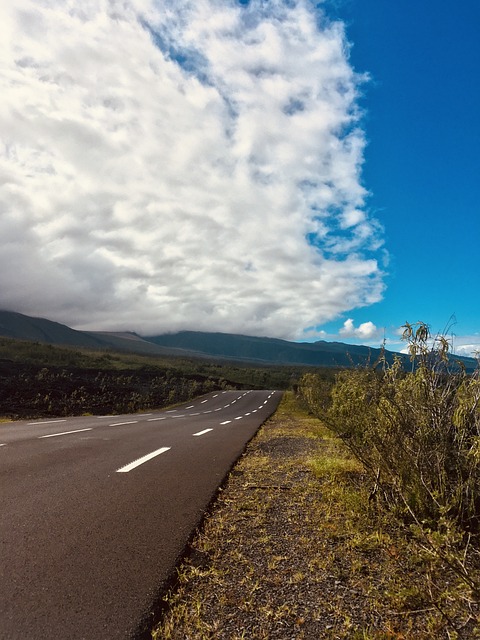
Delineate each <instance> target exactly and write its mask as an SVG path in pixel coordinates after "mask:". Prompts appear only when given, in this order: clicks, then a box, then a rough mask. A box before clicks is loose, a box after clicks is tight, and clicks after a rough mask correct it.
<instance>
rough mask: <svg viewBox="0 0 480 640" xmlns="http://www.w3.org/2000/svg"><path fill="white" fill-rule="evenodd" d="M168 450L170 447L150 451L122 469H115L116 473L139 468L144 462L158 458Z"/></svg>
mask: <svg viewBox="0 0 480 640" xmlns="http://www.w3.org/2000/svg"><path fill="white" fill-rule="evenodd" d="M169 450H170V447H162V448H161V449H157V450H156V451H152V453H147V455H146V456H143V457H142V458H138V459H137V460H134V461H133V462H130V464H126V465H125V466H124V467H120V469H117V473H128V472H129V471H131V470H132V469H135V468H136V467H139V466H140V465H141V464H143V463H144V462H148V461H149V460H151V459H152V458H155V457H156V456H159V455H160V454H162V453H165V451H169Z"/></svg>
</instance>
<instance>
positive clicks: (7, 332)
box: [0, 311, 175, 355]
mask: <svg viewBox="0 0 480 640" xmlns="http://www.w3.org/2000/svg"><path fill="white" fill-rule="evenodd" d="M0 336H5V337H6V338H15V339H17V340H30V341H32V342H43V343H46V344H55V345H65V346H67V345H68V346H72V347H84V348H89V349H113V350H120V351H133V352H134V353H142V354H145V355H175V350H174V351H173V354H172V352H171V350H169V349H164V348H162V347H160V346H159V345H155V344H153V343H151V342H146V341H145V340H143V339H142V338H141V337H140V336H137V335H136V334H134V333H113V332H112V333H110V332H108V331H76V330H75V329H71V328H70V327H68V326H67V325H65V324H60V323H59V322H54V321H53V320H47V319H46V318H34V317H31V316H26V315H24V314H22V313H16V312H14V311H0Z"/></svg>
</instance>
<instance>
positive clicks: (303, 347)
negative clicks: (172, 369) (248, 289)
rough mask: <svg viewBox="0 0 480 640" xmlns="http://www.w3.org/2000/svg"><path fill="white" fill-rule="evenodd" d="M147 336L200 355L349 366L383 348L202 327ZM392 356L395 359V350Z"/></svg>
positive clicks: (373, 357) (372, 357)
mask: <svg viewBox="0 0 480 640" xmlns="http://www.w3.org/2000/svg"><path fill="white" fill-rule="evenodd" d="M145 340H148V341H149V342H153V343H155V344H158V345H161V346H163V347H169V348H177V349H182V350H184V351H185V352H189V353H192V354H196V355H197V356H200V355H203V356H204V357H205V356H214V357H216V358H223V359H229V360H232V359H234V360H244V361H249V362H258V363H262V364H267V363H268V364H294V365H310V366H323V367H336V366H337V367H338V366H340V367H349V366H351V365H352V363H353V364H360V363H362V364H365V363H367V362H371V363H372V364H373V363H374V362H375V361H376V360H377V358H378V357H379V355H380V349H370V348H369V347H363V346H356V345H347V344H342V343H340V342H325V341H320V342H314V343H309V342H288V341H287V340H279V339H278V338H256V337H253V336H243V335H236V334H227V333H204V332H201V331H181V332H179V333H173V334H164V335H160V336H147V337H145ZM391 357H392V359H393V354H392V355H391Z"/></svg>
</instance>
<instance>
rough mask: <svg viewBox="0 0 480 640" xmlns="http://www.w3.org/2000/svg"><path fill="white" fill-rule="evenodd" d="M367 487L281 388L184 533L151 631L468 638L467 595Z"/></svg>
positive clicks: (476, 633)
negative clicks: (270, 412) (190, 535)
mask: <svg viewBox="0 0 480 640" xmlns="http://www.w3.org/2000/svg"><path fill="white" fill-rule="evenodd" d="M370 489H371V487H369V486H368V484H367V482H366V478H365V476H364V474H363V472H362V468H361V467H360V466H359V464H358V463H357V462H356V461H355V460H353V459H352V458H351V457H350V456H349V454H348V452H347V451H346V450H345V448H344V446H343V444H342V443H341V442H340V441H339V440H337V439H336V438H335V437H334V436H333V434H331V432H329V431H328V430H327V429H326V428H324V427H323V426H322V425H321V423H320V422H319V421H318V420H316V419H314V418H312V417H311V416H309V415H308V414H307V413H306V412H305V411H304V410H303V409H301V408H300V407H299V406H298V405H297V404H296V401H295V399H294V398H293V395H292V394H285V397H284V399H283V401H282V403H281V405H280V407H279V409H278V411H277V412H276V414H275V415H274V416H272V418H270V420H268V422H267V423H265V425H264V426H263V427H262V428H261V429H260V431H259V432H258V434H257V435H256V437H255V438H254V439H253V440H252V441H251V442H250V444H249V445H248V447H247V450H246V452H245V454H244V455H243V456H242V458H241V459H240V460H239V462H238V463H237V465H236V466H235V467H234V469H233V470H232V472H231V474H230V476H229V478H228V480H227V482H226V483H225V485H224V487H223V488H222V489H221V491H220V492H219V495H218V499H217V500H216V502H215V504H214V505H213V507H212V509H211V511H210V513H209V514H208V515H207V516H206V518H205V521H204V524H203V526H202V528H201V530H200V531H199V532H198V533H197V535H196V536H195V538H194V539H193V542H192V544H191V549H190V553H189V554H188V555H187V557H186V558H185V560H184V561H183V563H182V564H181V565H180V567H179V568H178V580H177V584H176V585H175V587H173V588H172V589H171V590H170V592H169V593H168V594H167V595H166V596H165V600H164V604H165V612H164V616H163V619H162V621H161V622H160V624H159V625H158V626H157V627H156V628H155V629H154V630H153V631H152V638H154V639H155V640H170V639H173V640H193V639H212V640H213V639H215V640H223V639H225V640H227V639H228V640H237V639H238V640H239V639H241V638H243V639H248V640H257V639H258V640H263V639H264V640H277V639H278V640H292V639H312V640H314V639H315V640H317V639H323V638H326V639H331V640H333V639H347V638H348V639H349V640H352V639H353V640H354V639H356V638H358V639H362V640H369V639H372V640H373V639H376V640H381V639H409V638H412V639H415V640H423V639H443V638H445V639H453V638H465V639H469V638H480V619H479V615H478V603H476V602H474V601H473V600H472V597H471V594H469V593H468V590H467V589H466V587H464V586H463V585H462V584H461V583H459V582H458V580H456V578H455V576H452V575H451V574H450V572H449V570H448V568H447V567H445V566H443V565H442V564H441V563H440V562H439V561H438V560H437V559H434V558H432V557H430V556H429V554H428V553H426V552H425V551H424V550H423V551H422V549H421V548H420V547H419V546H418V545H416V544H414V542H413V541H412V540H411V537H409V536H408V535H405V531H404V530H402V529H399V528H398V526H397V525H396V524H395V523H394V522H393V521H391V520H389V519H388V517H387V516H386V515H385V514H382V513H380V512H379V511H378V510H377V508H376V507H375V505H374V504H371V503H369V500H368V496H369V492H370Z"/></svg>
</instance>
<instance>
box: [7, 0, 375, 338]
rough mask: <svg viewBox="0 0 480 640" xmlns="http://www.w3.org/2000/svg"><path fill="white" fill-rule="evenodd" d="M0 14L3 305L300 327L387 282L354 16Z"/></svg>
mask: <svg viewBox="0 0 480 640" xmlns="http://www.w3.org/2000/svg"><path fill="white" fill-rule="evenodd" d="M0 25H1V26H0V31H1V33H0V35H1V38H0V61H1V71H0V82H1V87H0V91H1V95H2V99H1V101H0V137H1V141H2V142H1V144H0V181H1V185H2V186H1V190H0V242H1V251H0V308H5V309H12V310H16V311H21V312H24V313H28V314H33V315H42V316H45V317H48V318H51V319H55V320H58V321H61V322H67V323H69V324H70V325H71V326H75V327H78V328H84V329H88V328H90V329H112V330H113V329H116V330H124V329H129V330H136V331H138V332H141V333H144V334H145V333H150V334H152V333H157V332H163V331H175V330H181V329H199V330H220V331H235V332H242V333H249V334H257V335H270V336H278V337H284V338H290V339H291V338H297V337H301V335H302V332H303V331H304V330H305V329H309V330H310V331H311V330H312V327H316V326H318V325H321V324H322V323H323V322H326V321H328V320H331V319H333V318H335V317H338V315H339V314H341V313H343V312H345V311H347V310H350V309H353V308H356V307H360V306H365V305H368V304H371V303H373V302H376V301H378V300H379V299H380V298H381V295H382V290H383V283H382V278H383V274H382V271H381V267H380V266H379V263H378V259H379V256H380V253H381V244H382V240H381V228H380V225H379V223H378V222H377V221H376V220H374V219H373V218H371V217H370V216H369V215H368V212H367V209H366V198H367V195H368V194H367V192H366V190H365V188H364V187H363V186H362V183H361V167H362V163H363V154H364V148H365V136H364V132H363V131H362V129H361V128H360V124H359V123H360V114H359V110H358V106H357V105H358V97H359V88H360V85H361V83H362V81H363V79H362V78H359V77H358V76H357V75H356V74H355V72H354V71H353V69H352V67H351V66H350V64H349V61H348V47H347V43H346V42H345V36H344V32H343V29H342V25H341V24H339V23H329V22H328V21H327V20H326V19H325V17H324V16H323V15H322V14H320V13H318V10H315V9H314V8H313V5H312V6H310V4H309V3H308V2H306V1H301V0H298V1H289V2H287V1H286V0H285V1H282V0H272V1H271V2H268V3H264V2H261V1H260V0H252V1H251V2H250V3H249V4H248V5H245V4H239V3H238V2H234V1H233V0H222V1H220V0H196V1H190V0H163V1H161V2H153V1H150V0H89V1H88V2H82V3H78V2H75V1H74V0H18V2H15V3H3V5H2V7H1V8H0Z"/></svg>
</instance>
